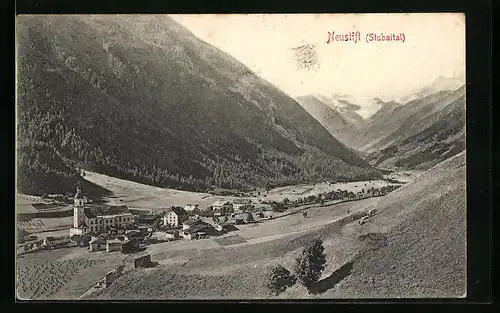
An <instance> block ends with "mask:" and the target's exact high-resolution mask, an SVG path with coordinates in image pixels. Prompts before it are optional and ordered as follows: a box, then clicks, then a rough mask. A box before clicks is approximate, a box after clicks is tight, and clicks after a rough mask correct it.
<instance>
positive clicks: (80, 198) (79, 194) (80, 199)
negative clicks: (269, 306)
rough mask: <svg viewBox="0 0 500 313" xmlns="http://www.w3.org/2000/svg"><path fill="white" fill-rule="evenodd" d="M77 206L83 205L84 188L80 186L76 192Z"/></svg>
mask: <svg viewBox="0 0 500 313" xmlns="http://www.w3.org/2000/svg"><path fill="white" fill-rule="evenodd" d="M74 202H75V206H81V205H83V202H84V198H83V194H82V189H80V187H76V194H75V200H74Z"/></svg>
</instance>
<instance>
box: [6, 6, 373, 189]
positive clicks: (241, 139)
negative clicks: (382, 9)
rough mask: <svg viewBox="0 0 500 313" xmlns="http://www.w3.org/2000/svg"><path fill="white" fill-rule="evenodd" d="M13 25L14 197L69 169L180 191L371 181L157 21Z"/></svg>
mask: <svg viewBox="0 0 500 313" xmlns="http://www.w3.org/2000/svg"><path fill="white" fill-rule="evenodd" d="M16 32H17V33H16V48H17V77H18V81H17V105H18V106H17V113H18V114H17V115H18V129H17V141H18V148H17V153H18V182H17V184H18V191H20V192H24V193H30V194H41V193H45V192H56V191H69V190H74V185H75V184H76V182H77V181H79V180H81V179H80V177H79V173H78V172H76V171H75V170H74V169H75V168H77V167H78V168H83V169H89V170H93V171H97V172H101V173H103V174H108V175H113V176H116V177H120V178H125V179H130V180H134V181H138V182H142V183H148V184H152V185H155V186H161V187H172V188H179V189H188V190H207V189H209V188H211V187H213V186H218V187H222V188H250V187H252V186H263V185H266V186H268V185H279V184H288V183H293V182H297V181H303V180H315V179H318V178H329V179H348V180H351V179H366V178H376V177H381V173H380V172H379V171H378V170H376V169H374V168H373V167H371V166H370V165H369V164H368V162H366V161H365V160H364V159H362V158H361V157H359V156H358V155H357V154H355V153H354V152H353V151H352V150H351V149H348V148H347V147H346V146H345V145H344V144H342V143H341V142H339V141H338V140H337V139H336V138H334V137H333V136H332V135H331V134H330V133H329V132H328V131H327V130H326V129H325V128H324V127H322V125H321V124H320V123H319V122H318V121H317V120H315V119H314V118H313V117H312V116H311V115H310V114H309V113H308V112H307V111H306V110H305V109H303V108H302V107H301V106H300V105H299V104H298V103H297V102H296V101H295V100H294V99H291V98H290V97H289V96H287V95H286V94H284V93H283V92H282V91H280V90H279V89H278V88H276V87H275V86H273V85H272V84H270V83H268V82H267V81H265V80H263V79H261V78H260V77H258V76H257V75H256V74H255V73H253V72H252V71H251V70H249V69H248V68H247V67H246V66H244V65H243V64H242V63H240V62H238V61H237V60H236V59H234V58H232V57H231V56H229V55H228V54H226V53H224V52H222V51H220V50H218V49H217V48H215V47H213V46H211V45H209V44H207V43H206V42H204V41H202V40H200V39H198V38H197V37H195V36H194V35H193V34H192V33H190V32H189V31H188V30H187V29H185V28H183V27H182V26H181V25H179V24H178V23H176V22H175V21H173V20H172V19H170V18H169V17H165V16H162V17H161V18H160V17H156V16H134V17H129V16H127V17H125V16H77V15H74V16H50V15H47V16H21V17H18V18H17V30H16ZM56 182H58V183H56Z"/></svg>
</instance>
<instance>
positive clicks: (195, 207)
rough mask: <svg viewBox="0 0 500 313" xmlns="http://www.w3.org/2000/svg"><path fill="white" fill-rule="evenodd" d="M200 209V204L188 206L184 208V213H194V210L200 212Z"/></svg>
mask: <svg viewBox="0 0 500 313" xmlns="http://www.w3.org/2000/svg"><path fill="white" fill-rule="evenodd" d="M199 209H200V207H199V205H198V204H196V203H195V204H188V205H186V206H185V207H184V211H186V212H191V211H194V210H199Z"/></svg>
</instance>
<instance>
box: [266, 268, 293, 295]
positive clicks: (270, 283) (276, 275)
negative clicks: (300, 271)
mask: <svg viewBox="0 0 500 313" xmlns="http://www.w3.org/2000/svg"><path fill="white" fill-rule="evenodd" d="M296 281H297V278H295V276H293V275H292V273H290V271H289V270H287V269H286V268H284V267H283V266H281V265H275V266H273V267H272V268H271V270H270V271H269V273H268V276H267V281H266V286H267V288H268V289H269V290H270V291H271V292H272V293H274V294H275V295H278V294H280V293H282V292H283V291H285V290H286V289H287V288H288V287H291V286H293V285H294V284H295V282H296Z"/></svg>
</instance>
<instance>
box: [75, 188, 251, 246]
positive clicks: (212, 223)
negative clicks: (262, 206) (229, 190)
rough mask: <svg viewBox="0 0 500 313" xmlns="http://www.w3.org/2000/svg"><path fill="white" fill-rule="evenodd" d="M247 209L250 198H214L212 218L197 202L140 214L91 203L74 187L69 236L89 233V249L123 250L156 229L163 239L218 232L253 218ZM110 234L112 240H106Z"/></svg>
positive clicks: (190, 237) (137, 242) (196, 237)
mask: <svg viewBox="0 0 500 313" xmlns="http://www.w3.org/2000/svg"><path fill="white" fill-rule="evenodd" d="M250 208H253V205H252V202H251V201H250V200H247V199H236V200H234V201H233V202H230V201H215V202H214V203H213V205H212V206H211V207H210V209H211V214H210V215H211V217H205V218H202V217H201V213H202V212H201V209H200V207H199V206H198V205H197V204H188V205H186V206H185V207H171V208H170V209H168V210H166V211H164V212H163V214H161V215H156V214H144V215H141V214H137V213H136V214H134V213H133V212H132V211H131V210H130V209H129V208H128V207H127V206H109V205H103V204H96V203H90V202H89V200H88V199H87V198H86V197H84V196H83V194H82V190H81V189H80V188H77V191H76V194H75V196H74V208H73V226H72V227H71V228H70V237H72V236H75V235H78V236H88V235H90V236H91V240H90V242H89V250H90V251H102V250H106V251H108V252H111V251H119V250H122V251H124V252H125V251H126V250H133V249H135V248H137V247H138V246H139V245H140V244H139V243H140V242H142V241H143V240H144V239H145V236H147V235H146V234H147V233H149V234H150V235H151V233H152V232H153V231H154V230H156V229H157V228H163V229H164V232H165V237H166V238H165V239H166V240H172V239H180V238H184V239H201V238H206V237H208V236H213V235H217V234H220V232H221V231H223V228H224V224H229V222H232V223H233V224H242V223H247V222H250V221H253V220H254V217H253V216H252V217H249V215H248V214H251V213H244V212H245V211H247V210H246V209H250ZM248 211H249V210H248ZM218 219H220V222H219V220H218ZM228 220H229V222H228ZM144 225H146V226H144ZM144 227H146V231H144ZM109 234H113V235H114V236H109ZM110 237H112V238H113V239H109V238H110Z"/></svg>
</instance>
